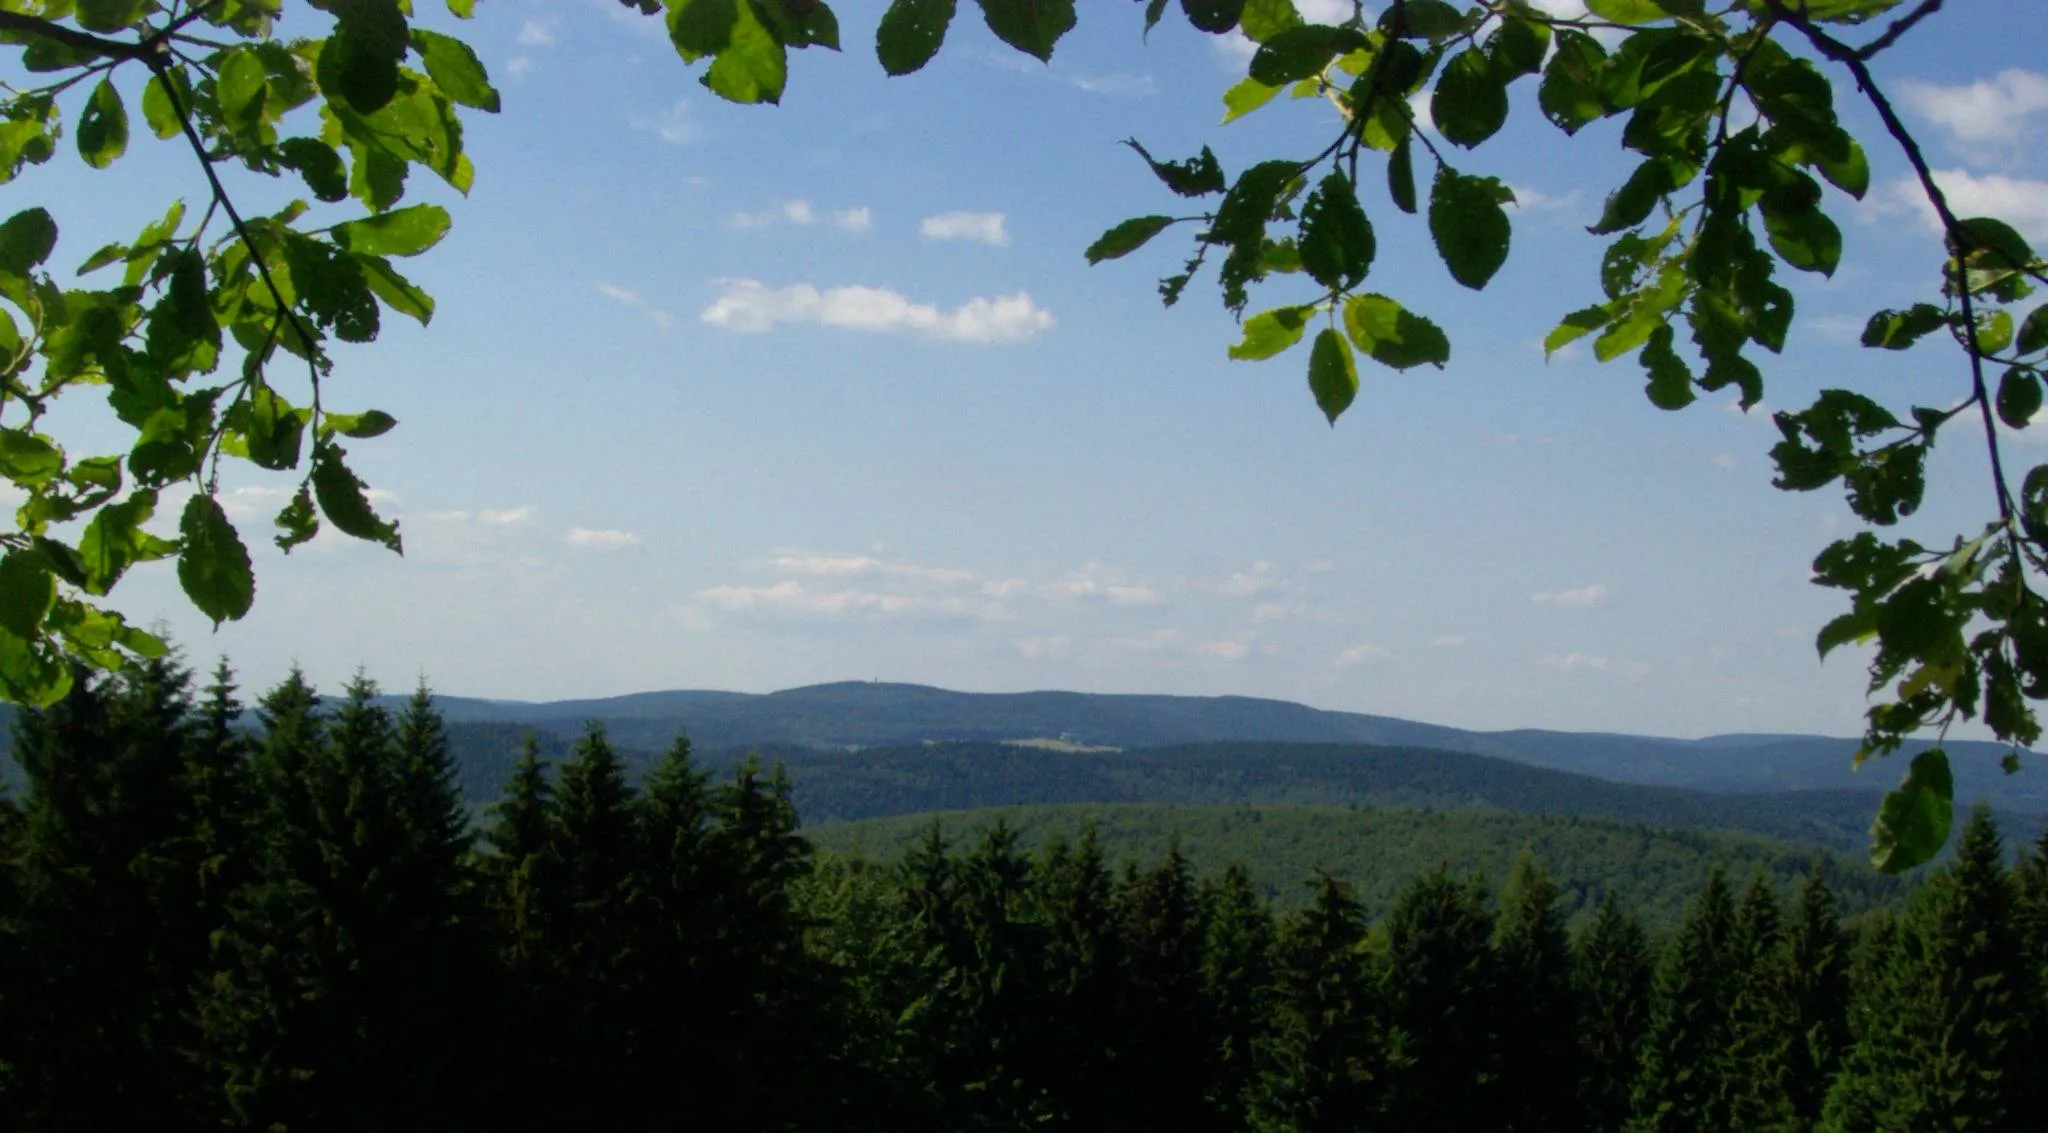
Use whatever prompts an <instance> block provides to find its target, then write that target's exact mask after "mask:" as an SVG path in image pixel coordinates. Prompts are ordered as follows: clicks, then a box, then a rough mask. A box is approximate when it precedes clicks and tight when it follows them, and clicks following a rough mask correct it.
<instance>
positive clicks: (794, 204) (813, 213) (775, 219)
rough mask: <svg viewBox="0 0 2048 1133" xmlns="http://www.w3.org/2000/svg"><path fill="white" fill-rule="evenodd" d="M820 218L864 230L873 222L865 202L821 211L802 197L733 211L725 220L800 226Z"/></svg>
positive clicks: (741, 224)
mask: <svg viewBox="0 0 2048 1133" xmlns="http://www.w3.org/2000/svg"><path fill="white" fill-rule="evenodd" d="M820 221H825V222H827V223H829V224H831V225H832V226H833V227H834V228H838V229H842V230H844V231H847V232H866V231H867V230H868V229H870V228H873V227H874V226H875V217H874V213H873V212H871V211H870V210H869V209H868V207H867V206H866V205H862V206H860V207H858V208H850V209H838V210H833V211H829V212H824V213H821V212H819V211H818V210H817V209H815V208H813V207H811V202H809V201H805V200H794V201H784V202H782V203H781V204H779V205H776V206H775V207H773V208H767V209H762V210H761V211H759V212H736V213H734V214H733V215H732V219H731V220H730V221H729V223H730V224H731V225H732V226H733V227H734V228H771V227H774V226H775V225H778V224H794V225H798V226H803V225H811V224H817V223H818V222H820Z"/></svg>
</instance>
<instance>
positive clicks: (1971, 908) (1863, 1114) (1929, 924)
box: [1826, 807, 2040, 1133]
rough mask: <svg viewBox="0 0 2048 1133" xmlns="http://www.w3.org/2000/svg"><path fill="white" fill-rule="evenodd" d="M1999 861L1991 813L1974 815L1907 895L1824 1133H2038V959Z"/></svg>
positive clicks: (1862, 1010)
mask: <svg viewBox="0 0 2048 1133" xmlns="http://www.w3.org/2000/svg"><path fill="white" fill-rule="evenodd" d="M2004 856H2005V855H2004V848H2003V845H2002V844H2001V841H2000V838H1999V836H1998V830H1997V827H1996V826H1995V825H1994V824H1993V822H1992V820H1991V814H1990V811H1989V810H1988V809H1986V808H1983V807H1979V808H1977V809H1976V811H1975V812H1974V813H1973V814H1972V815H1971V817H1970V820H1969V822H1968V824H1967V825H1966V826H1965V827H1964V829H1963V835H1962V838H1961V840H1960V841H1959V843H1958V845H1957V848H1956V857H1955V860H1954V861H1953V862H1952V863H1951V864H1950V865H1948V866H1947V867H1946V868H1944V869H1943V870H1941V871H1940V873H1939V874H1937V875H1936V877H1935V878H1934V879H1933V880H1931V881H1930V882H1929V883H1928V884H1927V885H1926V887H1925V888H1923V889H1922V890H1921V891H1920V892H1919V893H1918V894H1916V895H1915V898H1914V900H1913V904H1912V908H1911V910H1910V911H1909V912H1908V914H1907V915H1906V917H1905V919H1904V920H1903V921H1902V923H1901V924H1900V926H1899V929H1898V932H1897V934H1896V939H1897V943H1896V945H1895V946H1894V947H1892V948H1890V949H1889V950H1888V951H1889V962H1888V963H1887V964H1886V965H1885V967H1884V970H1883V971H1882V973H1881V974H1880V975H1879V976H1878V979H1877V980H1876V981H1873V982H1874V985H1875V987H1874V989H1873V990H1874V991H1875V992H1876V993H1877V996H1876V998H1866V997H1865V996H1864V995H1863V994H1859V999H1860V1000H1862V1002H1861V1003H1860V1004H1859V1008H1858V1010H1857V1011H1856V1012H1855V1013H1854V1014H1853V1015H1852V1025H1854V1026H1855V1028H1856V1032H1857V1033H1856V1036H1855V1037H1856V1040H1857V1049H1856V1050H1855V1052H1854V1053H1853V1054H1852V1056H1851V1057H1850V1059H1849V1061H1848V1064H1847V1065H1846V1066H1845V1067H1844V1070H1843V1073H1842V1074H1841V1076H1840V1077H1839V1078H1838V1079H1837V1080H1836V1083H1835V1087H1836V1088H1835V1094H1838V1095H1840V1096H1839V1098H1838V1097H1836V1096H1833V1095H1831V1096H1830V1098H1829V1103H1828V1111H1827V1118H1826V1122H1827V1126H1828V1128H1830V1129H1835V1130H1841V1131H1842V1133H1854V1131H1861V1130H1865V1129H1883V1130H1890V1129H1905V1128H1912V1129H1937V1128H1938V1129H1953V1130H1967V1131H1970V1133H2021V1131H2022V1130H2028V1131H2031V1130H2038V1129H2039V1127H2040V1124H2039V1118H2040V1113H2039V1110H2038V1107H2037V1105H2036V1101H2037V1098H2036V1095H2035V1093H2034V1091H2035V1090H2036V1089H2037V1087H2036V1085H2035V1080H2036V1078H2037V1077H2038V1075H2039V1071H2040V1067H2039V1066H2038V1065H2035V1064H2034V1063H2033V1061H2032V1054H2033V1052H2032V1050H2031V1042H2032V1035H2033V1031H2032V1028H2033V1026H2034V1019H2035V1017H2036V1016H2037V1014H2038V1012H2039V1011H2040V1005H2039V1000H2038V998H2037V996H2038V992H2037V990H2036V984H2035V976H2034V957H2031V956H2028V955H2026V954H2025V953H2023V952H2022V950H2021V936H2020V925H2019V916H2018V908H2017V906H2018V894H2017V893H2016V891H2015V888H2014V885H2013V879H2012V877H2011V876H2010V875H2009V874H2008V873H2007V872H2006V867H2005V860H2004ZM1862 991H1863V989H1859V993H1862Z"/></svg>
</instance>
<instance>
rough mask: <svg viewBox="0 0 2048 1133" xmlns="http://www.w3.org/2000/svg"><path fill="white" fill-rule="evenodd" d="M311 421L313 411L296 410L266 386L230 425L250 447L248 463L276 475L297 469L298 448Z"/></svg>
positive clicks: (257, 389)
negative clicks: (276, 473)
mask: <svg viewBox="0 0 2048 1133" xmlns="http://www.w3.org/2000/svg"><path fill="white" fill-rule="evenodd" d="M311 418H312V411H311V410H307V409H299V408H297V407H295V406H293V405H292V403H291V402H289V401H286V400H285V399H284V398H282V397H279V396H277V392H276V391H275V390H273V389H271V388H270V387H269V386H266V385H259V386H257V387H255V389H253V390H252V391H250V393H249V396H248V398H247V400H245V401H244V402H243V403H242V404H241V405H240V406H238V407H237V408H236V409H235V410H234V411H233V412H231V413H230V414H229V422H230V423H231V424H232V425H233V426H234V427H235V428H237V429H238V430H240V432H241V434H242V437H243V439H244V441H245V442H246V443H247V445H248V450H249V459H250V460H251V461H252V462H254V463H255V464H256V466H257V467H259V468H268V469H270V470H271V471H273V472H282V471H284V470H285V469H287V468H296V467H298V464H299V446H300V444H301V443H302V442H303V441H304V438H305V434H306V422H307V421H308V420H310V419H311Z"/></svg>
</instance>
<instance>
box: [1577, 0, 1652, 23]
mask: <svg viewBox="0 0 2048 1133" xmlns="http://www.w3.org/2000/svg"><path fill="white" fill-rule="evenodd" d="M1586 10H1587V11H1589V12H1591V13H1593V14H1594V15H1596V16H1598V17H1600V18H1601V19H1603V20H1606V21H1608V22H1609V23H1615V24H1649V23H1655V22H1657V21H1658V20H1665V19H1670V18H1671V13H1670V12H1668V11H1666V10H1665V6H1664V5H1663V4H1660V3H1658V2H1657V0H1586Z"/></svg>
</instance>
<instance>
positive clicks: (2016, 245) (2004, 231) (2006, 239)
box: [1956, 216, 2034, 264]
mask: <svg viewBox="0 0 2048 1133" xmlns="http://www.w3.org/2000/svg"><path fill="white" fill-rule="evenodd" d="M1956 227H1957V228H1959V229H1961V230H1962V232H1963V235H1964V237H1965V239H1967V240H1968V242H1969V245H1970V247H1972V248H1980V249H1984V250H1986V251H1989V252H1992V253H1994V254H1996V255H1998V256H1999V257H2001V258H2002V259H2004V260H2005V261H2007V262H2009V263H2012V264H2030V263H2032V262H2033V261H2034V250H2033V248H2031V247H2029V246H2028V244H2027V241H2026V239H2025V238H2024V237H2022V236H2021V235H2020V234H2019V232H2018V231H2017V230H2015V229H2014V228H2013V226H2012V225H2010V224H2007V223H2006V222H2004V221H2002V220H1999V219H1997V218H1996V217H1989V216H1978V217H1971V218H1970V219H1968V220H1963V221H1958V222H1957V224H1956Z"/></svg>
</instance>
